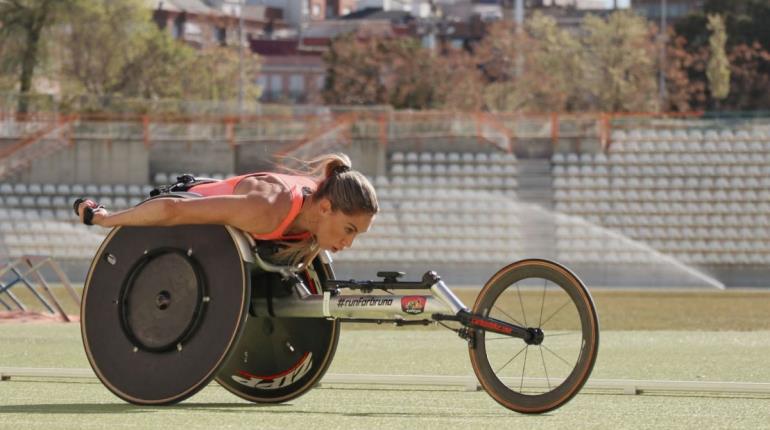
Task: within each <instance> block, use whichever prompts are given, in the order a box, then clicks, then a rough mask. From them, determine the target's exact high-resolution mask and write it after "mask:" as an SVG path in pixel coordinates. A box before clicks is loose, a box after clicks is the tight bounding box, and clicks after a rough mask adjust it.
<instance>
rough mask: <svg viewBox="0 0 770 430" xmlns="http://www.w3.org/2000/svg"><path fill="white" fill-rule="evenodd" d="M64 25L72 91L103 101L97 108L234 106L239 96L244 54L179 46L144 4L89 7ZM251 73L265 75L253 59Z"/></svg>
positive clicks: (249, 91) (247, 67) (253, 88)
mask: <svg viewBox="0 0 770 430" xmlns="http://www.w3.org/2000/svg"><path fill="white" fill-rule="evenodd" d="M63 24H65V25H61V26H60V27H59V28H58V32H59V37H58V39H59V41H60V52H62V54H63V55H61V58H62V61H61V77H62V78H63V80H64V82H65V84H64V87H65V91H66V93H68V94H82V93H87V94H89V95H93V96H97V100H96V101H97V104H96V105H95V106H94V108H97V109H98V108H100V107H101V106H102V104H101V102H100V101H99V100H98V99H99V98H103V97H105V96H108V97H107V98H109V99H112V101H113V102H115V101H116V100H117V98H118V97H120V98H122V99H136V98H140V99H162V98H173V99H187V100H212V101H222V100H228V101H229V100H235V99H236V98H237V96H238V90H239V88H238V82H239V57H238V53H237V51H236V50H234V49H232V48H226V47H221V48H220V47H217V48H211V49H204V50H200V51H196V50H195V49H193V48H192V47H190V46H188V45H186V44H184V43H182V42H180V41H177V40H174V39H173V38H172V37H171V36H170V34H168V32H165V31H163V30H161V29H159V28H158V27H157V26H156V25H155V23H154V22H153V21H152V20H151V11H150V10H149V9H147V7H146V4H145V2H144V1H143V0H91V1H88V2H84V3H81V4H78V5H77V7H76V8H74V9H73V11H72V13H71V14H69V15H68V20H67V21H66V23H63ZM244 71H245V73H246V75H247V76H256V75H257V73H258V72H259V58H258V56H256V55H254V54H248V55H246V56H245V58H244ZM244 84H245V85H244V89H245V91H244V92H245V95H246V96H247V97H251V98H252V99H253V100H256V99H257V98H258V97H259V87H258V86H257V85H256V82H255V80H254V79H249V80H247V82H245V83H244ZM116 96H117V97H116ZM113 107H115V106H114V105H113Z"/></svg>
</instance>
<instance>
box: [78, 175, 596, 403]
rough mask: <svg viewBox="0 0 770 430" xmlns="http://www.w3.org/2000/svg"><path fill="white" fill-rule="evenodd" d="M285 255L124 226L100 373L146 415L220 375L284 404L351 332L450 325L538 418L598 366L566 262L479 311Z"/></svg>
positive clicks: (91, 276)
mask: <svg viewBox="0 0 770 430" xmlns="http://www.w3.org/2000/svg"><path fill="white" fill-rule="evenodd" d="M197 183H201V181H199V180H195V179H193V178H191V177H187V176H182V177H180V178H179V182H178V183H176V184H174V185H172V186H168V187H164V188H160V189H156V190H154V191H153V193H151V197H150V198H151V199H154V198H167V197H178V198H196V197H197V196H196V195H195V194H194V193H190V192H187V191H186V190H188V189H189V188H190V186H191V184H197ZM140 204H141V203H140ZM275 251H276V246H275V244H272V243H269V242H256V241H254V239H253V238H252V237H251V236H250V235H248V234H246V233H244V232H242V231H240V230H238V229H235V228H232V227H230V226H220V225H183V226H174V227H117V228H114V229H113V230H111V231H110V233H109V234H108V235H107V237H106V238H105V240H104V241H103V243H102V244H101V246H100V247H99V249H98V250H97V252H96V255H95V256H94V258H93V260H92V263H91V266H90V269H89V272H88V275H87V279H86V282H85V286H84V291H83V299H82V308H81V332H82V339H83V345H84V348H85V352H86V355H87V357H88V360H89V362H90V365H91V367H92V368H93V370H94V372H95V373H96V375H97V377H98V378H99V379H100V380H101V382H102V383H103V384H104V385H105V386H106V387H107V388H108V389H109V390H110V391H111V392H113V393H114V394H115V395H117V396H118V397H120V398H121V399H123V400H125V401H127V402H130V403H134V404H139V405H168V404H174V403H177V402H180V401H182V400H184V399H186V398H188V397H190V396H192V395H193V394H195V393H196V392H198V391H199V390H200V389H202V388H203V387H205V386H206V385H207V384H208V383H209V382H210V381H211V380H212V379H215V380H216V381H217V383H219V384H220V385H221V386H223V387H224V388H225V389H227V390H228V391H230V392H232V393H233V394H235V395H237V396H239V397H241V398H243V399H246V400H249V401H251V402H255V403H280V402H286V401H289V400H291V399H294V398H297V397H298V396H301V395H302V394H304V393H306V392H307V391H308V390H310V389H311V388H313V387H314V386H315V385H317V384H318V383H319V382H320V380H321V379H322V377H323V375H324V373H325V372H326V370H327V369H328V367H329V365H330V363H331V361H332V359H333V358H334V354H335V352H336V349H337V343H338V340H339V336H340V327H341V323H345V322H375V323H392V324H395V325H397V326H407V325H428V324H440V325H442V326H444V327H447V328H448V329H451V330H454V331H455V332H456V333H457V335H458V337H459V338H460V339H462V341H464V342H467V345H468V352H469V355H470V360H471V364H472V367H473V370H474V372H475V374H476V377H477V378H478V381H479V383H480V385H481V386H482V387H483V389H484V390H485V391H486V392H487V393H488V394H489V395H490V396H491V397H492V398H493V399H494V400H495V401H497V402H498V403H500V404H501V405H503V406H504V407H506V408H509V409H511V410H514V411H517V412H521V413H530V414H535V413H543V412H547V411H551V410H553V409H556V408H558V407H560V406H562V405H564V404H565V403H567V402H568V401H569V400H570V399H571V398H572V397H574V396H575V395H576V394H577V393H578V392H579V391H580V389H581V388H582V387H583V385H584V384H585V382H586V380H587V379H588V377H589V376H590V374H591V371H592V369H593V366H594V363H595V361H596V356H597V352H598V346H599V321H598V316H597V313H596V309H595V306H594V304H593V300H592V298H591V295H590V293H589V291H588V290H587V288H586V287H585V285H584V284H583V283H582V282H581V280H580V279H579V278H578V277H577V276H576V275H575V274H574V273H572V272H571V271H570V270H568V269H567V268H565V267H563V266H562V265H560V264H558V263H556V262H553V261H548V260H544V259H527V260H522V261H517V262H514V263H511V264H509V265H507V266H505V267H503V268H502V269H500V270H499V271H498V272H497V273H495V274H494V275H493V276H492V277H491V278H490V279H489V280H488V281H487V282H486V284H485V285H484V286H483V288H481V290H480V292H479V294H478V296H477V299H476V301H475V303H474V305H473V306H472V307H468V306H466V305H465V304H464V303H463V302H462V301H461V300H460V299H459V298H458V297H457V296H456V295H455V294H454V293H453V292H452V290H450V288H449V287H448V286H447V285H446V284H445V283H444V281H443V280H442V279H441V277H440V276H439V275H438V274H436V273H435V272H432V271H428V272H426V273H425V274H424V275H423V276H422V278H421V279H420V280H416V281H404V280H402V277H403V276H404V274H403V273H401V272H395V271H383V272H379V273H377V277H378V278H379V279H378V280H343V279H337V277H336V276H335V274H334V270H333V261H332V259H331V255H330V254H328V253H326V252H322V253H320V254H319V255H318V256H317V257H316V258H315V259H314V260H313V261H312V264H310V265H307V266H305V265H301V264H300V265H297V266H289V265H282V264H276V263H274V262H272V261H270V258H269V256H270V255H271V254H272V253H274V252H275ZM375 292H380V293H381V294H374V293H375ZM395 292H398V294H396V293H395Z"/></svg>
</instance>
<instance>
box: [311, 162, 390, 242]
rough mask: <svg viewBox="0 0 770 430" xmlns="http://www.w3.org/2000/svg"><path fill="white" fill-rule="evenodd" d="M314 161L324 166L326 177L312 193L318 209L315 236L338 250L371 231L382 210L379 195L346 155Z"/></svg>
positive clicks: (318, 240) (317, 239)
mask: <svg viewBox="0 0 770 430" xmlns="http://www.w3.org/2000/svg"><path fill="white" fill-rule="evenodd" d="M314 161H316V162H320V163H321V164H322V165H323V166H324V167H323V172H324V176H323V180H322V181H321V182H320V183H319V185H318V189H317V190H316V192H315V193H313V203H315V204H316V205H317V206H318V210H319V220H318V226H317V229H316V231H315V237H316V241H317V242H318V246H319V247H320V248H321V249H327V250H331V251H334V252H336V251H339V250H342V249H344V248H347V247H349V246H351V245H352V244H353V240H354V239H355V238H356V236H357V235H358V234H360V233H363V232H365V231H367V230H369V226H370V225H371V223H372V221H373V219H374V216H375V214H377V212H378V211H379V204H378V202H377V194H376V193H375V191H374V187H373V186H372V184H371V183H370V182H369V180H368V179H367V178H366V176H364V175H363V174H362V173H361V172H358V171H355V170H353V169H351V163H350V159H349V158H348V157H347V156H346V155H344V154H331V155H326V156H323V157H321V158H319V159H316V160H314Z"/></svg>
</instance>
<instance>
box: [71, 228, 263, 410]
mask: <svg viewBox="0 0 770 430" xmlns="http://www.w3.org/2000/svg"><path fill="white" fill-rule="evenodd" d="M239 242H240V233H238V232H236V231H234V230H232V229H229V228H226V227H223V226H217V225H195V226H192V225H191V226H175V227H119V228H116V229H113V230H112V231H111V232H110V234H109V235H108V236H107V238H106V239H105V240H104V243H102V245H101V247H100V248H99V250H98V251H97V253H96V256H95V258H94V260H93V262H92V264H91V269H90V271H89V273H88V278H87V279H86V283H85V286H84V289H83V300H82V304H81V323H80V324H81V333H82V337H83V346H84V348H85V352H86V356H87V357H88V361H89V363H90V364H91V367H92V368H93V370H94V373H96V376H97V377H98V378H99V380H100V381H101V382H102V383H103V384H104V385H105V386H106V387H107V388H108V389H109V390H110V391H112V392H113V393H114V394H115V395H117V396H118V397H120V398H121V399H124V400H126V401H128V402H131V403H135V404H140V405H166V404H172V403H176V402H180V401H182V400H184V399H186V398H188V397H190V396H192V395H193V394H195V393H196V392H198V391H199V390H200V389H201V388H203V387H204V386H206V384H208V383H209V382H210V381H211V380H212V379H213V378H214V376H215V375H216V372H217V369H218V368H219V366H220V365H221V364H222V363H224V362H225V360H226V358H227V356H228V351H230V349H231V348H232V347H233V346H234V345H236V343H237V340H238V338H239V335H240V333H241V331H242V328H243V325H244V322H245V320H246V315H247V314H248V303H249V297H250V295H251V294H250V289H249V288H250V283H249V278H248V275H249V273H250V266H249V265H248V263H247V261H246V260H247V259H248V258H249V256H248V255H247V254H245V252H246V251H248V248H243V247H239V245H238V244H239Z"/></svg>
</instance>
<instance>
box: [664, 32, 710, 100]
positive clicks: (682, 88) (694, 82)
mask: <svg viewBox="0 0 770 430" xmlns="http://www.w3.org/2000/svg"><path fill="white" fill-rule="evenodd" d="M667 31H668V37H667V41H668V42H667V44H666V58H665V63H664V64H665V65H664V70H663V73H664V76H665V79H666V106H664V109H663V110H666V111H671V110H674V111H680V112H687V111H692V110H693V109H695V108H702V106H703V105H704V104H705V103H706V85H705V83H704V81H703V80H699V79H692V71H693V70H694V69H695V68H696V67H697V68H699V69H701V70H705V63H706V59H707V58H708V55H707V53H706V51H705V50H704V49H697V50H696V51H695V52H691V51H690V50H688V49H687V40H686V39H685V38H684V37H682V36H679V35H677V34H676V33H675V32H674V29H673V28H672V27H669V28H668V29H667Z"/></svg>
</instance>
